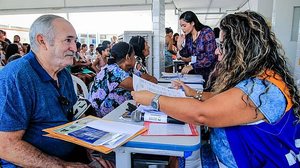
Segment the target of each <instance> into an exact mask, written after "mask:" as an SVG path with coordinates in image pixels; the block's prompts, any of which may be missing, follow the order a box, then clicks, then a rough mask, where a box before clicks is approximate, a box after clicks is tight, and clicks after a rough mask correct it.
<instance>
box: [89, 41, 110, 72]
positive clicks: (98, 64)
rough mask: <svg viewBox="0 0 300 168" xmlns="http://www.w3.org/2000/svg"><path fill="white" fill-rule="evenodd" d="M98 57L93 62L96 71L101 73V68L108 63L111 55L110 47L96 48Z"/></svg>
mask: <svg viewBox="0 0 300 168" xmlns="http://www.w3.org/2000/svg"><path fill="white" fill-rule="evenodd" d="M96 54H97V56H96V59H95V61H94V62H93V64H92V68H93V70H94V71H95V72H96V73H99V72H100V70H101V68H102V67H104V66H105V65H106V64H107V60H108V57H109V55H110V54H109V48H108V47H104V46H101V47H97V48H96Z"/></svg>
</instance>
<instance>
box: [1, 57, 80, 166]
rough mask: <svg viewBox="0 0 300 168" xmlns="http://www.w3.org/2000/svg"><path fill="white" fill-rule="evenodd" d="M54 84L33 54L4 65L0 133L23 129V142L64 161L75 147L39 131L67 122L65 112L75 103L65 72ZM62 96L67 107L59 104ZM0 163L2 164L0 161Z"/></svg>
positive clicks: (69, 81) (73, 92)
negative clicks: (66, 101)
mask: <svg viewBox="0 0 300 168" xmlns="http://www.w3.org/2000/svg"><path fill="white" fill-rule="evenodd" d="M58 82H59V85H58V86H59V87H58V86H57V84H56V81H54V79H52V78H51V76H50V75H49V74H48V73H47V72H46V71H45V70H44V69H43V68H42V66H41V65H40V64H39V63H38V61H37V60H36V57H35V54H34V53H33V52H30V53H28V54H27V55H25V56H24V57H23V58H20V59H18V60H15V61H13V62H11V63H9V64H8V65H6V66H5V68H4V69H3V70H1V71H0V131H4V132H12V131H18V130H25V134H24V136H23V140H24V141H26V142H28V143H30V144H32V145H33V146H35V147H36V148H38V149H39V150H41V151H43V152H44V153H47V154H49V155H53V156H57V157H59V158H61V159H65V160H68V157H69V156H70V155H71V153H72V152H73V150H74V149H75V147H76V146H75V145H73V144H71V143H68V142H65V141H61V140H57V139H53V138H48V137H45V136H43V135H44V134H46V133H45V132H43V131H42V130H43V129H45V128H50V127H54V126H58V125H61V124H65V123H67V122H69V121H68V119H67V113H68V110H70V109H71V108H72V106H73V105H74V104H75V102H76V100H77V98H76V94H75V91H74V88H73V84H72V78H71V76H70V74H69V72H68V71H67V70H66V69H63V70H61V71H60V72H59V73H58ZM62 96H64V97H65V98H66V99H67V100H68V101H69V103H68V105H66V104H62V103H61V101H59V97H62ZM1 162H2V164H4V162H5V161H4V160H2V161H1V159H0V163H1ZM2 166H4V167H8V166H9V164H6V165H2ZM10 166H12V165H10Z"/></svg>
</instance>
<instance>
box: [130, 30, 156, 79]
mask: <svg viewBox="0 0 300 168" xmlns="http://www.w3.org/2000/svg"><path fill="white" fill-rule="evenodd" d="M129 44H131V45H132V46H133V48H134V52H135V55H136V62H137V63H136V66H135V68H136V69H137V70H139V71H141V72H142V73H144V74H145V78H146V79H147V80H151V81H153V82H154V83H157V79H156V78H155V77H153V76H151V75H149V73H148V70H147V67H146V61H145V60H146V57H148V56H149V54H150V50H149V49H150V46H149V45H148V42H147V41H146V40H145V38H144V37H142V36H134V37H132V38H131V39H130V41H129Z"/></svg>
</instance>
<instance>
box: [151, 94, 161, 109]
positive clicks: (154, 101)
mask: <svg viewBox="0 0 300 168" xmlns="http://www.w3.org/2000/svg"><path fill="white" fill-rule="evenodd" d="M159 97H160V95H159V94H156V95H155V96H154V98H153V99H152V101H151V106H152V107H153V108H154V109H155V110H158V111H159V102H158V99H159Z"/></svg>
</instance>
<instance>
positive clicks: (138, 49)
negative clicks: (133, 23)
mask: <svg viewBox="0 0 300 168" xmlns="http://www.w3.org/2000/svg"><path fill="white" fill-rule="evenodd" d="M145 42H146V40H145V38H144V37H142V36H133V37H132V38H131V39H130V41H129V44H131V45H132V46H133V49H134V52H135V55H136V56H138V57H140V58H141V59H142V64H143V65H144V66H145V65H146V62H145V58H146V56H145V55H144V54H143V50H144V49H145Z"/></svg>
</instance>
